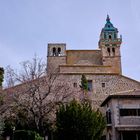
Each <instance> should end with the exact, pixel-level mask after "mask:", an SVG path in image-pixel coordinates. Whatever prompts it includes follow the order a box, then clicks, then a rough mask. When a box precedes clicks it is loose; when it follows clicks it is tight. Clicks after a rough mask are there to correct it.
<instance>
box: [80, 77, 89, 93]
mask: <svg viewBox="0 0 140 140" xmlns="http://www.w3.org/2000/svg"><path fill="white" fill-rule="evenodd" d="M80 87H81V89H82V90H83V91H88V81H87V79H86V76H85V75H84V74H82V77H81V85H80Z"/></svg>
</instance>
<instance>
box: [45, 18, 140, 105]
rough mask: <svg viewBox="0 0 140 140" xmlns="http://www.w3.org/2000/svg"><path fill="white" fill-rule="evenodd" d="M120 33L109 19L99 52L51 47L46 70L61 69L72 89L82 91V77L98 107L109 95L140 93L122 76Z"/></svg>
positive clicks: (129, 79)
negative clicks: (80, 87) (129, 91)
mask: <svg viewBox="0 0 140 140" xmlns="http://www.w3.org/2000/svg"><path fill="white" fill-rule="evenodd" d="M121 43H122V38H121V36H119V35H118V29H117V28H115V27H114V26H113V24H112V23H111V21H110V18H109V16H107V18H106V23H105V26H104V27H103V28H102V30H101V33H100V37H99V43H98V49H97V50H67V48H66V44H63V43H62V44H48V56H47V68H48V72H50V71H51V70H52V69H56V68H57V69H59V73H60V74H61V75H63V76H64V77H65V79H69V81H70V84H71V86H72V87H75V88H77V87H79V85H80V80H81V75H82V74H84V75H85V76H86V78H87V80H88V88H89V96H90V100H91V102H92V104H93V106H95V107H99V105H100V104H101V103H102V101H103V100H104V99H105V98H106V97H107V96H108V95H110V94H116V93H118V92H125V91H128V90H133V89H135V90H136V89H140V82H138V81H136V80H133V79H131V78H129V77H126V76H124V75H123V74H122V67H121V50H120V49H121Z"/></svg>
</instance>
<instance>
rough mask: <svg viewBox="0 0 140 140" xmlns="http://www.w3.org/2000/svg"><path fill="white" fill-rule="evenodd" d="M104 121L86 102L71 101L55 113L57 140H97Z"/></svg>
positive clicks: (103, 126) (98, 112)
mask: <svg viewBox="0 0 140 140" xmlns="http://www.w3.org/2000/svg"><path fill="white" fill-rule="evenodd" d="M104 128H105V119H104V117H103V116H102V114H101V112H100V111H99V110H97V111H94V110H92V107H91V105H90V104H89V103H88V102H84V103H82V104H81V103H78V102H77V101H75V100H73V101H71V102H70V103H69V104H66V105H64V104H63V105H61V106H60V108H59V109H58V111H57V113H56V139H57V140H61V139H63V140H99V139H100V138H101V136H102V133H103V130H104Z"/></svg>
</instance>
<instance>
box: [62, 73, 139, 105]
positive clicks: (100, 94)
mask: <svg viewBox="0 0 140 140" xmlns="http://www.w3.org/2000/svg"><path fill="white" fill-rule="evenodd" d="M62 77H63V78H64V79H67V80H68V82H69V84H70V85H71V87H72V88H79V85H80V81H81V74H65V75H62ZM86 78H87V80H92V91H91V92H89V93H88V96H89V99H90V100H92V103H93V106H96V107H99V106H100V104H101V103H102V101H103V100H104V99H105V98H106V97H107V96H108V95H110V94H116V93H118V92H124V91H128V90H133V89H140V83H139V82H137V81H135V80H132V79H130V78H128V77H125V76H121V75H113V74H112V75H95V74H86ZM74 83H76V84H77V87H74ZM103 85H104V86H103ZM79 89H80V88H79Z"/></svg>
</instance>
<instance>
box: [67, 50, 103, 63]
mask: <svg viewBox="0 0 140 140" xmlns="http://www.w3.org/2000/svg"><path fill="white" fill-rule="evenodd" d="M66 53H67V64H68V65H75V64H82V65H84V64H85V65H87V64H90V65H102V55H101V50H67V51H66Z"/></svg>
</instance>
